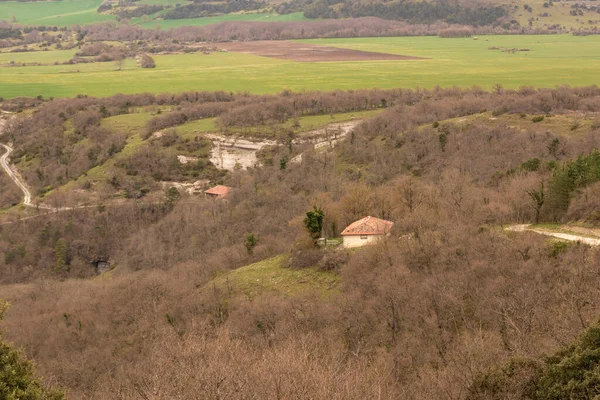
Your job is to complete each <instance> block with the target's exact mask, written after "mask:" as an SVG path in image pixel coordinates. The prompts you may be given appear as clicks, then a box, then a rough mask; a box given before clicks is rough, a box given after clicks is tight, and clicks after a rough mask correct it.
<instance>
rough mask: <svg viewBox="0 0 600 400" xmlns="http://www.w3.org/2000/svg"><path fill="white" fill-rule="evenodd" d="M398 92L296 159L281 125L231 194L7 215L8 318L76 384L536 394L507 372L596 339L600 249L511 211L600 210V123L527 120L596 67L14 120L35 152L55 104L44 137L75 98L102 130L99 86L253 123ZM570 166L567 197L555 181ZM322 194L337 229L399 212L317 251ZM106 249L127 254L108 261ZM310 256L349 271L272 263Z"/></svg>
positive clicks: (37, 356) (572, 97) (87, 105)
mask: <svg viewBox="0 0 600 400" xmlns="http://www.w3.org/2000/svg"><path fill="white" fill-rule="evenodd" d="M383 99H385V109H384V110H383V111H382V112H381V113H378V114H377V115H375V116H374V117H372V118H370V119H368V120H366V121H364V122H363V123H362V124H360V125H358V126H357V128H355V130H354V131H353V132H351V133H350V134H349V135H348V136H347V137H346V139H345V140H344V141H342V142H340V143H338V145H337V146H336V147H335V148H333V149H330V150H325V151H315V150H308V149H304V148H303V149H302V150H303V151H304V153H303V157H302V161H301V162H299V163H281V162H279V160H280V159H282V158H287V159H289V157H290V156H293V155H294V154H296V153H297V152H298V149H296V148H295V147H294V146H291V148H290V146H288V145H286V144H285V142H284V143H282V144H283V145H282V146H278V147H276V148H275V149H273V152H272V157H273V162H272V163H269V164H267V163H266V164H265V165H263V166H261V167H256V168H250V169H248V170H239V171H234V172H231V173H228V174H227V175H226V176H223V177H219V182H223V183H225V184H227V185H229V186H231V187H233V188H234V189H233V192H232V195H231V196H230V198H229V199H228V200H227V201H214V200H211V199H204V198H202V197H193V196H185V195H181V196H174V195H173V193H172V192H171V191H169V192H170V193H169V192H168V193H165V194H164V195H163V196H162V197H158V198H157V200H156V201H154V200H153V201H151V200H149V199H144V198H142V199H140V200H138V201H123V202H120V203H115V204H108V203H107V204H106V205H105V206H104V205H100V206H94V207H90V208H82V209H77V210H71V211H69V212H62V213H51V214H49V215H45V214H43V213H42V215H41V216H38V217H36V218H32V219H28V220H22V221H18V222H15V223H12V224H9V225H2V226H0V229H1V230H0V248H1V249H2V250H3V251H4V253H5V254H6V255H9V254H10V256H5V257H4V260H3V259H1V258H0V271H1V273H0V278H1V281H2V286H1V288H2V298H4V299H7V300H9V301H10V302H11V303H12V307H11V308H10V309H9V310H8V312H7V314H6V318H5V321H3V328H4V331H5V332H6V334H5V335H6V338H7V339H9V340H11V341H12V342H14V343H15V344H16V345H19V346H23V347H24V349H25V351H26V353H27V355H28V356H29V357H31V358H33V359H34V360H36V362H37V365H38V371H39V373H40V375H41V376H44V377H46V378H47V379H49V380H51V381H52V382H53V383H54V382H55V383H57V384H58V385H59V386H60V387H62V388H65V389H66V390H67V394H68V395H69V396H71V397H73V398H117V399H119V398H140V399H143V398H172V397H177V396H179V397H183V398H215V399H216V398H226V397H229V398H244V399H265V398H274V399H275V398H318V399H321V398H323V399H324V398H328V399H336V398H339V399H364V398H371V397H376V398H382V399H383V398H411V399H431V398H436V399H457V398H469V396H470V398H477V399H479V398H498V399H510V398H519V397H514V396H513V395H514V393H515V392H513V391H511V392H510V393H509V392H507V391H502V390H497V388H498V387H500V389H503V388H505V387H506V385H504V382H511V381H510V379H511V378H513V377H514V376H512V375H510V374H509V375H510V376H506V373H505V372H503V371H505V370H504V369H503V366H504V365H509V366H510V365H516V364H515V363H516V362H517V361H515V360H519V359H527V360H529V361H528V362H527V363H525V364H524V365H525V367H527V366H528V365H535V366H536V367H535V369H532V370H530V369H528V370H527V371H530V374H529V375H526V376H524V375H522V376H521V380H520V381H519V382H515V383H514V384H513V383H510V385H511V386H510V388H514V389H515V390H520V389H519V388H524V387H525V388H526V387H529V386H528V383H527V381H526V379H527V378H528V377H530V376H531V377H533V378H532V379H534V378H535V379H537V380H536V381H535V382H542V383H541V384H540V385H545V386H543V387H546V388H550V387H552V386H553V385H555V384H558V382H562V381H564V379H563V378H564V377H568V376H569V375H566V372H564V371H562V370H560V363H559V362H555V361H549V362H548V363H547V366H542V364H543V363H544V361H543V360H544V357H545V356H548V355H551V354H555V353H556V354H558V356H557V357H567V358H568V357H570V358H572V359H577V360H580V359H581V357H580V354H585V346H587V345H588V344H590V343H592V345H594V346H596V345H595V344H594V343H595V341H593V340H592V341H590V340H587V339H584V341H583V342H582V343H584V344H583V345H577V344H576V345H574V346H576V347H574V348H570V347H569V346H570V345H571V343H577V342H576V340H577V338H578V337H579V336H580V335H581V334H582V332H583V331H585V330H586V329H588V328H592V331H590V332H592V333H593V332H595V331H593V329H595V328H594V327H595V321H596V320H597V318H598V314H599V304H598V301H597V298H598V265H600V264H599V261H600V260H599V253H598V252H597V250H596V249H594V248H591V247H588V246H586V245H583V244H578V243H572V244H568V245H565V244H562V243H559V244H557V243H554V242H549V241H548V240H547V239H546V238H544V237H542V236H538V235H536V234H534V233H531V232H524V233H517V232H510V231H506V230H503V229H502V226H504V225H507V224H512V223H531V222H534V221H535V220H536V218H539V219H540V220H541V221H569V220H571V219H574V218H576V219H577V220H587V223H595V221H596V219H595V218H594V215H595V214H596V213H597V211H596V210H595V209H594V208H593V207H589V206H586V204H592V205H593V204H595V203H594V196H593V194H594V193H596V191H597V186H598V183H597V180H598V177H597V176H596V172H595V171H596V164H597V161H596V159H597V154H596V153H595V152H593V151H592V149H594V148H597V147H598V144H599V141H600V131H599V130H598V127H597V126H596V125H595V124H590V125H587V124H586V125H585V126H586V128H585V129H583V128H577V129H576V130H573V131H571V130H570V129H567V130H560V131H552V130H551V129H547V128H546V127H545V126H542V125H540V124H534V123H532V122H531V119H532V118H533V117H534V116H536V115H544V116H545V120H544V121H552V119H553V118H555V117H556V118H558V117H560V118H563V119H568V118H571V117H573V118H578V119H579V120H581V118H583V116H585V115H587V114H589V113H592V112H594V111H595V110H597V109H598V105H599V102H600V91H599V90H598V88H596V87H585V88H567V87H561V88H556V89H539V90H534V89H531V88H522V89H520V90H507V89H503V88H502V87H500V86H498V87H496V90H495V91H494V92H486V91H483V90H481V89H478V88H471V89H457V88H451V89H441V88H437V89H434V90H394V91H357V92H335V93H282V94H280V95H277V96H248V95H243V94H227V93H220V94H218V93H215V94H208V93H198V94H195V93H186V94H181V95H180V96H179V97H171V96H164V97H161V96H156V97H153V96H151V95H139V96H118V97H115V98H107V99H94V98H79V99H70V100H67V99H65V100H54V101H53V102H47V103H44V104H42V105H39V106H38V107H37V110H38V111H37V113H35V112H34V113H32V116H31V117H23V118H19V120H17V121H15V122H14V124H13V125H12V127H11V129H10V130H9V132H8V134H9V135H10V137H11V138H12V139H13V140H14V141H15V145H16V149H17V150H15V151H20V152H21V157H27V155H28V154H29V153H30V152H31V151H34V150H32V149H34V148H35V147H33V142H34V140H33V139H34V138H35V137H36V136H35V134H34V132H36V130H37V128H36V127H38V124H39V123H40V121H42V119H41V118H42V116H44V115H45V116H47V118H49V121H54V122H56V124H55V123H52V124H50V123H49V124H48V127H47V128H46V133H44V135H43V136H42V138H45V137H48V138H49V137H53V136H52V135H55V137H61V136H63V137H64V136H65V133H64V131H63V130H62V129H63V128H61V126H62V127H64V119H62V118H61V117H59V116H58V115H56V116H54V114H56V110H58V109H61V110H63V111H62V112H64V113H65V116H68V117H69V118H68V119H73V118H75V116H78V117H77V121H79V122H77V123H74V122H75V120H74V119H73V129H80V130H81V132H84V133H83V134H87V133H85V132H87V129H88V128H87V127H88V122H89V123H90V124H89V126H96V125H97V123H96V122H95V121H97V120H98V118H102V117H98V116H97V115H98V113H100V109H101V107H105V109H106V112H107V113H109V114H111V115H112V113H113V112H114V113H118V112H119V110H121V109H122V108H123V105H124V104H126V105H127V107H129V108H134V107H142V106H144V107H146V106H148V107H150V106H156V105H157V104H159V103H160V102H163V101H164V103H162V104H161V106H160V107H161V108H163V109H164V111H163V112H161V114H160V115H158V114H157V115H155V116H154V118H157V120H162V118H165V116H167V115H170V116H174V115H176V113H182V114H183V115H191V114H188V112H187V111H184V110H186V109H188V108H190V109H195V108H202V107H204V106H205V105H206V107H210V108H212V107H214V106H215V105H217V104H221V105H222V106H223V110H222V111H221V112H220V113H219V114H218V116H217V118H218V119H219V120H220V121H221V124H223V125H227V121H230V122H231V124H232V125H231V126H236V124H243V123H244V121H248V122H247V123H248V125H251V124H269V123H276V122H279V121H280V120H281V119H285V118H288V119H289V118H293V117H294V116H297V115H302V113H303V112H304V111H306V112H308V113H319V112H321V113H330V112H331V110H332V109H333V110H336V111H337V110H340V109H342V108H343V109H348V107H350V109H352V110H354V108H351V107H356V108H357V109H364V108H365V107H373V108H379V107H382V100H383ZM254 104H259V105H260V106H261V109H262V110H264V112H263V114H262V115H261V117H260V119H259V120H254V119H253V118H255V117H256V116H255V114H256V113H257V108H256V107H253V105H254ZM353 104H354V105H353ZM167 105H168V106H169V107H167ZM299 105H302V106H299ZM13 107H18V102H17V101H14V102H13ZM179 107H180V109H179V110H178V108H179ZM80 113H83V114H80ZM171 114H173V115H171ZM515 116H516V117H517V120H516V121H517V122H515V119H514V118H513V117H515ZM521 116H522V117H521ZM504 117H507V121H510V122H507V123H502V121H503V118H504ZM508 117H511V118H510V119H509V118H508ZM519 120H522V121H523V122H522V123H521V124H519V122H518V121H519ZM151 121H152V120H149V122H148V125H146V129H147V128H148V127H149V126H153V125H152V124H153V123H152V122H151ZM492 122H493V123H492ZM80 123H81V125H80ZM56 125H58V128H56ZM76 126H78V127H79V128H76ZM84 126H85V128H83V127H84ZM161 126H162V125H161ZM51 129H55V130H57V133H56V134H54V133H50V130H51ZM151 131H153V129H149V130H148V132H151ZM198 136H199V137H201V136H202V134H201V133H198ZM37 140H38V141H39V140H40V139H39V136H38V139H37ZM42 140H45V139H42ZM88 140H89V139H88ZM147 140H148V139H147ZM150 140H151V139H150ZM67 145H68V144H67V142H63V141H56V142H55V144H54V146H50V148H51V149H52V150H53V151H54V152H55V154H57V153H59V152H62V151H63V149H65V148H66V147H65V146H67ZM46 147H48V146H42V149H45V148H46ZM36 157H41V156H40V154H36ZM49 159H50V158H48V160H49ZM158 161H159V160H156V162H158ZM140 163H141V161H140V160H137V159H133V160H132V161H131V166H136V165H141V164H140ZM69 164H70V163H69ZM145 168H151V165H150V164H148V165H145ZM161 169H162V168H161ZM564 171H567V172H564ZM569 171H576V172H577V175H576V177H580V178H581V179H579V178H578V179H575V180H573V181H569V180H568V179H571V178H572V177H573V176H574V172H569ZM565 176H566V178H565ZM567 178H568V179H567ZM27 179H29V176H28V177H27ZM565 179H567V183H568V185H567V184H565V186H564V187H565V188H567V189H568V190H569V191H568V196H567V197H566V199H568V201H567V203H566V204H565V203H560V202H559V203H557V202H554V201H550V199H552V198H553V196H556V195H557V194H560V193H563V192H562V190H563V189H560V190H559V189H556V190H555V189H554V188H556V187H557V185H558V183H555V182H564V181H565ZM32 184H35V183H33V182H32ZM540 190H541V191H542V193H543V194H544V202H543V203H542V205H541V206H540V205H539V202H538V201H537V199H539V196H537V197H536V196H535V195H534V194H535V193H536V192H537V193H539V192H540ZM588 202H589V203H588ZM313 207H318V209H320V210H322V212H323V215H324V219H323V235H325V236H326V237H328V238H335V237H337V236H339V234H340V232H341V231H342V230H343V228H344V227H345V226H346V225H347V224H349V223H351V222H353V221H355V220H357V219H358V218H361V217H363V216H365V215H373V216H376V217H380V218H385V219H389V220H392V221H394V222H395V224H394V228H393V231H392V234H391V235H390V237H389V238H388V240H387V241H385V242H383V243H380V244H378V245H375V246H373V247H369V248H364V249H361V250H358V251H352V252H345V251H343V250H339V251H322V252H321V251H319V250H315V248H314V246H313V241H312V238H311V237H310V235H309V233H308V232H307V231H306V230H305V228H304V223H303V220H304V217H305V215H306V213H307V212H308V211H311V210H314V208H313ZM250 236H252V238H253V239H252V245H251V246H249V245H248V243H249V242H248V241H249V237H250ZM338 254H339V256H338ZM273 257H278V258H273ZM101 259H102V260H110V262H111V265H112V267H113V269H112V270H111V271H110V272H109V273H106V274H104V275H101V276H95V274H96V273H95V270H94V268H93V265H92V264H93V263H94V262H96V261H98V260H101ZM284 259H287V260H289V262H283V261H281V264H280V265H279V266H278V265H276V264H273V263H274V261H273V260H284ZM269 260H270V261H269ZM257 262H258V263H259V264H255V263H257ZM261 263H262V264H261ZM261 265H262V267H260V266H261ZM244 266H247V267H244ZM313 266H315V267H317V268H321V269H322V270H323V271H321V272H320V273H324V274H329V275H327V277H328V278H327V279H328V281H329V279H330V280H331V281H335V284H332V285H328V286H326V287H324V286H323V285H316V284H315V285H314V286H311V285H306V284H303V285H299V288H296V289H295V290H277V288H278V287H277V283H276V281H269V282H268V284H261V283H260V278H256V275H255V274H257V273H260V271H261V270H263V271H264V270H268V271H269V273H272V274H273V275H271V276H276V277H281V276H283V275H286V274H284V273H281V274H278V273H276V271H277V268H293V269H292V270H291V272H293V274H291V275H293V276H294V277H295V278H294V279H304V280H305V282H311V280H310V279H312V278H311V277H312V276H313V275H312V274H314V271H315V270H314V269H311V268H312V267H313ZM294 268H295V269H294ZM302 268H308V269H307V270H306V275H305V276H304V278H303V277H302V271H303V269H302ZM232 270H235V272H231V271H232ZM287 275H290V274H287ZM274 282H275V283H274ZM289 284H290V281H286V282H285V285H289ZM244 285H251V286H252V288H253V289H252V295H249V294H248V291H247V290H244V288H246V287H247V286H244ZM282 285H283V284H282ZM240 287H241V288H242V290H239V289H240ZM256 288H258V289H260V290H258V289H257V290H255V289H256ZM286 289H287V287H286ZM590 335H592V334H590ZM584 338H585V336H584ZM582 346H583V347H582ZM596 347H597V346H596ZM593 348H594V349H595V347H593ZM564 349H567V350H564ZM557 352H559V353H557ZM511 360H512V361H511ZM552 360H554V359H552ZM511 363H512V364H511ZM578 363H579V364H578V365H580V364H581V362H580V361H578ZM518 365H521V364H518ZM527 368H528V367H527ZM497 371H500V372H497ZM538 377H539V379H538ZM565 379H566V378H565ZM482 382H483V383H482ZM486 382H491V384H489V385H488V384H487V383H486ZM495 382H500V384H499V385H495V386H494V383H495ZM539 387H540V388H542V386H539ZM485 390H496V391H495V392H493V394H490V395H489V397H485V396H487V394H486V393H487V392H485ZM540 390H541V389H540ZM549 390H550V389H549ZM552 390H554V389H552ZM561 390H562V389H561ZM481 393H484V394H483V395H481ZM540 393H545V392H540ZM561 393H562V392H561ZM492 395H493V396H495V397H491V396H492ZM474 396H480V397H474ZM481 396H484V397H481ZM511 396H513V397H511ZM557 398H561V397H557Z"/></svg>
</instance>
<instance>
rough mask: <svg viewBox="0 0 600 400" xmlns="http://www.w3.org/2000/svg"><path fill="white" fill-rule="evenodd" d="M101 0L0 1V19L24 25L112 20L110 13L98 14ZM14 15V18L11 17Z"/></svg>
mask: <svg viewBox="0 0 600 400" xmlns="http://www.w3.org/2000/svg"><path fill="white" fill-rule="evenodd" d="M100 4H102V0H61V1H36V2H13V1H7V2H2V3H0V20H6V21H14V20H15V19H16V22H17V23H19V24H24V25H46V26H70V25H73V24H80V25H84V24H90V23H94V22H102V21H107V20H114V19H115V17H114V16H112V15H105V14H98V13H97V12H96V10H97V9H98V7H99V6H100ZM13 17H14V19H13Z"/></svg>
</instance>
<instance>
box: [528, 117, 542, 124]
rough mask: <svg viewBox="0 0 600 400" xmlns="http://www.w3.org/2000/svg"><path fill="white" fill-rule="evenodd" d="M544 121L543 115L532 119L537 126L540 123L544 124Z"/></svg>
mask: <svg viewBox="0 0 600 400" xmlns="http://www.w3.org/2000/svg"><path fill="white" fill-rule="evenodd" d="M543 120H544V116H543V115H538V116H536V117H533V118H532V119H531V122H533V123H534V124H537V123H538V122H542V121H543Z"/></svg>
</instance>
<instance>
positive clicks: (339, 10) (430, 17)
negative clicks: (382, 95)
mask: <svg viewBox="0 0 600 400" xmlns="http://www.w3.org/2000/svg"><path fill="white" fill-rule="evenodd" d="M266 6H267V4H266V3H264V2H261V1H255V0H234V1H227V2H222V3H212V2H211V3H206V2H203V1H196V2H194V3H193V4H187V5H183V6H178V7H175V8H174V9H172V10H170V11H168V12H167V13H165V15H164V18H165V19H182V18H198V17H205V16H209V15H214V14H227V13H232V12H238V11H253V10H258V9H261V8H265V7H266ZM277 11H278V12H279V13H282V14H287V13H290V12H299V11H303V12H304V16H305V17H306V18H311V19H317V18H325V19H336V18H359V17H378V18H382V19H389V20H402V21H407V22H410V23H413V24H430V23H433V22H436V21H443V22H447V23H450V24H463V25H470V26H484V25H493V24H496V23H498V21H499V19H501V18H503V17H506V16H507V15H508V12H507V10H506V9H505V8H504V7H501V6H481V7H479V6H478V7H465V6H463V5H460V4H450V3H448V2H445V1H435V2H425V1H422V2H415V1H410V0H398V1H394V2H371V3H363V2H360V1H356V0H342V1H339V0H292V1H290V2H284V3H282V4H281V5H279V6H278V8H277Z"/></svg>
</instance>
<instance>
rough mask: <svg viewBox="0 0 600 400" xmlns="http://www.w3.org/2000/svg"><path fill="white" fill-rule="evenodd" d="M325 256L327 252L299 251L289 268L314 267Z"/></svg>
mask: <svg viewBox="0 0 600 400" xmlns="http://www.w3.org/2000/svg"><path fill="white" fill-rule="evenodd" d="M324 256H325V252H324V251H321V250H319V249H308V250H298V251H296V252H295V253H293V254H292V256H291V257H290V259H289V261H288V266H289V267H290V268H292V269H301V268H307V267H314V266H316V265H318V264H319V262H320V261H321V260H322V259H323V257H324Z"/></svg>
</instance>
